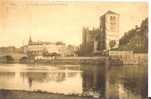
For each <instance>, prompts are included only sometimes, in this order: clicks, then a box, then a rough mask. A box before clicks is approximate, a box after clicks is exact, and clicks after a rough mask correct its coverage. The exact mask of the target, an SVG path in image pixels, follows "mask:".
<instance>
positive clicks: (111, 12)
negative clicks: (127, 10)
mask: <svg viewBox="0 0 151 99" xmlns="http://www.w3.org/2000/svg"><path fill="white" fill-rule="evenodd" d="M105 14H117V15H119V14H118V13H116V12H113V11H111V10H109V11H107V12H106V13H105ZM105 14H104V15H105Z"/></svg>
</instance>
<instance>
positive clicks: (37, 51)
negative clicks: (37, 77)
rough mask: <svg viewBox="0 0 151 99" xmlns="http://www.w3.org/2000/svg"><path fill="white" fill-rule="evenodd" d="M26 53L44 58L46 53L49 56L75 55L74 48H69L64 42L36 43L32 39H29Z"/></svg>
mask: <svg viewBox="0 0 151 99" xmlns="http://www.w3.org/2000/svg"><path fill="white" fill-rule="evenodd" d="M26 53H27V54H28V55H30V56H44V53H46V54H47V55H51V54H54V53H55V54H57V55H59V56H74V55H75V53H74V47H73V46H67V45H65V44H64V43H62V42H54V43H52V42H43V41H36V42H34V41H32V39H31V37H30V38H29V42H28V45H27V46H26Z"/></svg>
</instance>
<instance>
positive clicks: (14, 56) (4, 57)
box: [0, 53, 27, 62]
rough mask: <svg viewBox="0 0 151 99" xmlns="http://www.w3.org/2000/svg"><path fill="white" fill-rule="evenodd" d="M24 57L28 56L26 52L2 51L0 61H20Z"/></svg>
mask: <svg viewBox="0 0 151 99" xmlns="http://www.w3.org/2000/svg"><path fill="white" fill-rule="evenodd" d="M23 58H27V55H26V54H24V53H0V62H8V61H13V62H19V61H20V60H21V59H23Z"/></svg>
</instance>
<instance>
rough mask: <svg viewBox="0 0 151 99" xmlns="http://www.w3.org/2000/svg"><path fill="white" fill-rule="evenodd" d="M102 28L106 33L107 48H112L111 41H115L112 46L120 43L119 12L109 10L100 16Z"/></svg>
mask: <svg viewBox="0 0 151 99" xmlns="http://www.w3.org/2000/svg"><path fill="white" fill-rule="evenodd" d="M100 29H101V31H102V33H103V34H104V37H103V38H104V42H105V49H106V50H109V49H111V45H110V43H111V42H114V43H115V44H114V46H113V47H112V48H116V47H118V44H119V14H118V13H115V12H112V11H108V12H106V13H105V14H104V15H102V16H101V17H100Z"/></svg>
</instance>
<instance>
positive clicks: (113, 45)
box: [109, 40, 116, 49]
mask: <svg viewBox="0 0 151 99" xmlns="http://www.w3.org/2000/svg"><path fill="white" fill-rule="evenodd" d="M115 45H116V41H115V40H111V41H110V42H109V46H110V48H111V49H112V48H113V47H115Z"/></svg>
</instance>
